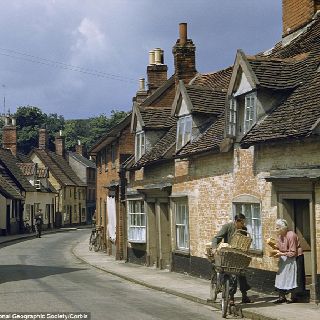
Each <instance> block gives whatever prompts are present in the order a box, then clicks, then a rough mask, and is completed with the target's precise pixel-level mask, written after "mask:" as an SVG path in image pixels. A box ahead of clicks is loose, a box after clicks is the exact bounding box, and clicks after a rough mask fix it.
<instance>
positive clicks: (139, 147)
mask: <svg viewBox="0 0 320 320" xmlns="http://www.w3.org/2000/svg"><path fill="white" fill-rule="evenodd" d="M135 150H136V151H135V155H136V160H139V159H140V158H141V157H142V156H143V155H144V153H145V134H144V131H140V132H137V133H136V149H135Z"/></svg>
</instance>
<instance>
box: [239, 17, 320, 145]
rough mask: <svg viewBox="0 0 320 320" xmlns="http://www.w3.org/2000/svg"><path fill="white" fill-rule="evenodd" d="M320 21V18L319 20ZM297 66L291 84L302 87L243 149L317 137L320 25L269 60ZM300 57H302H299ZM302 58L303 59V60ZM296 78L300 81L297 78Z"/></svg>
mask: <svg viewBox="0 0 320 320" xmlns="http://www.w3.org/2000/svg"><path fill="white" fill-rule="evenodd" d="M318 19H320V18H318ZM290 55H295V56H293V58H294V59H296V60H299V59H300V61H298V62H296V67H297V69H296V71H297V72H296V73H294V74H293V75H289V74H288V83H290V82H291V83H294V82H296V83H299V86H298V87H297V88H296V89H295V90H294V91H293V92H292V93H291V94H290V95H289V96H288V98H287V99H286V100H285V101H283V102H281V103H280V104H279V105H278V106H276V107H275V108H274V109H273V110H272V111H271V112H270V114H268V115H267V116H266V117H265V118H264V119H262V120H261V121H260V122H258V123H257V124H256V125H255V126H254V127H253V128H252V129H251V130H250V131H249V132H248V133H247V135H246V136H245V137H244V138H243V139H242V142H241V145H242V146H249V145H252V144H256V143H261V142H265V141H275V140H279V139H293V138H302V137H307V136H309V135H311V134H312V133H313V130H314V129H315V127H316V126H317V125H318V123H319V120H320V108H319V101H320V73H319V71H317V70H318V68H319V64H320V21H316V23H314V24H313V25H312V26H311V27H310V28H309V30H308V31H307V32H305V33H303V34H302V35H300V37H298V38H297V39H295V40H293V41H292V42H291V43H290V44H289V45H287V46H285V47H284V48H281V46H277V48H276V49H274V51H273V52H272V53H271V55H270V56H269V58H270V59H274V57H279V58H288V57H290ZM296 55H298V56H296ZM301 57H302V59H301ZM294 76H295V77H296V80H294V79H293V77H294Z"/></svg>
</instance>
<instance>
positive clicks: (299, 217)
mask: <svg viewBox="0 0 320 320" xmlns="http://www.w3.org/2000/svg"><path fill="white" fill-rule="evenodd" d="M282 204H283V212H282V217H283V218H284V219H286V220H287V222H288V228H289V230H293V231H294V232H295V233H296V234H297V235H298V237H299V241H300V245H301V247H302V249H303V252H304V259H305V271H306V276H311V273H312V270H311V230H310V200H309V199H282Z"/></svg>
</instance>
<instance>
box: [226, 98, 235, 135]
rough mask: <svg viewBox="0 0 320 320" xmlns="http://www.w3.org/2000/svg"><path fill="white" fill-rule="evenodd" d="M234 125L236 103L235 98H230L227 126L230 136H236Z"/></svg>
mask: <svg viewBox="0 0 320 320" xmlns="http://www.w3.org/2000/svg"><path fill="white" fill-rule="evenodd" d="M236 125H237V101H236V99H235V98H231V100H230V102H229V126H228V133H229V134H230V135H231V136H235V135H236Z"/></svg>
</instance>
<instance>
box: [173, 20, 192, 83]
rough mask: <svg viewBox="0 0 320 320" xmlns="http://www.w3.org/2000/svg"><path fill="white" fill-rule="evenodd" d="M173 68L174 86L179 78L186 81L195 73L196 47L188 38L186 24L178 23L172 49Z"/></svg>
mask: <svg viewBox="0 0 320 320" xmlns="http://www.w3.org/2000/svg"><path fill="white" fill-rule="evenodd" d="M172 53H173V57H174V68H175V82H176V87H177V86H178V84H179V80H183V81H184V82H185V83H188V82H189V81H190V80H191V79H192V78H193V77H194V76H195V75H196V73H197V70H196V54H195V53H196V47H195V45H194V44H193V42H192V40H191V39H188V35H187V24H186V23H180V24H179V39H178V40H177V42H176V44H175V46H174V47H173V49H172Z"/></svg>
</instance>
